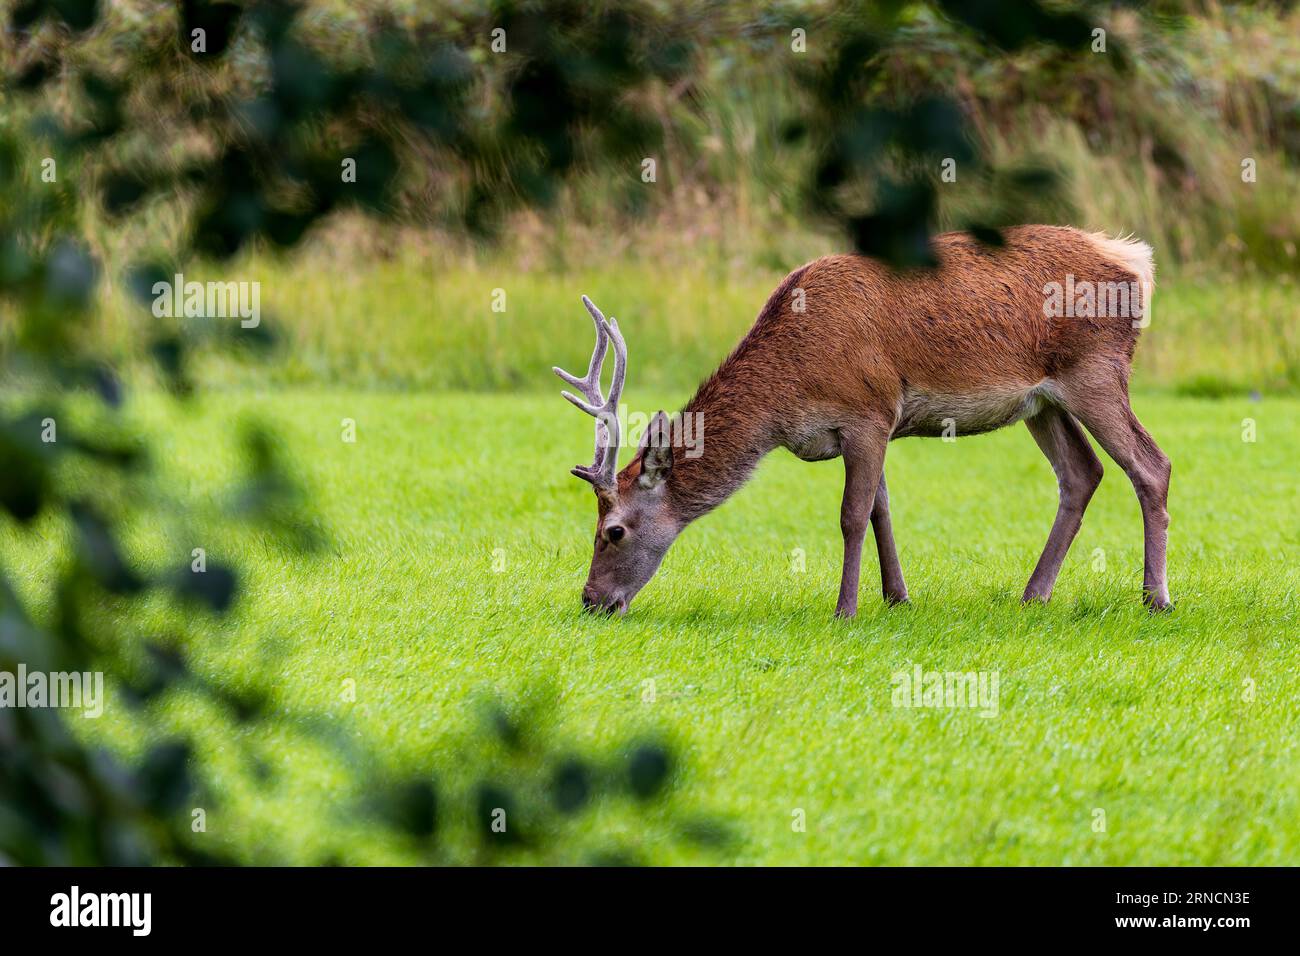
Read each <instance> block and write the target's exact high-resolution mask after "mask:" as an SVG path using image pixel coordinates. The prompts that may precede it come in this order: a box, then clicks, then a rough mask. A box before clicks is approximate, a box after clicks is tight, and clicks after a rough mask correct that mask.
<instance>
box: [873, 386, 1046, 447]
mask: <svg viewBox="0 0 1300 956" xmlns="http://www.w3.org/2000/svg"><path fill="white" fill-rule="evenodd" d="M1050 398H1051V386H1050V383H1049V382H1047V381H1046V380H1044V381H1042V382H1040V383H1038V384H1037V385H1034V386H1030V387H1027V388H1022V389H1007V390H1000V391H996V392H988V391H986V392H980V393H971V394H966V395H951V394H943V393H940V392H930V391H925V390H923V389H916V388H909V389H907V390H906V391H905V392H904V393H903V402H902V408H901V409H900V411H899V416H898V424H897V426H895V428H894V435H893V437H894V438H907V437H911V436H919V437H923V438H940V437H943V438H946V437H954V438H955V437H956V436H958V435H978V434H980V433H981V432H991V431H993V430H994V429H998V428H1002V427H1004V426H1006V425H1010V424H1012V423H1014V422H1018V421H1023V420H1024V419H1026V418H1029V417H1030V416H1032V415H1036V414H1038V412H1039V411H1040V410H1041V409H1042V408H1043V406H1044V405H1045V404H1047V402H1048V401H1049V400H1050Z"/></svg>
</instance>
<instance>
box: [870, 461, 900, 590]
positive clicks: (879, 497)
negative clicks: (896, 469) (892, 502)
mask: <svg viewBox="0 0 1300 956" xmlns="http://www.w3.org/2000/svg"><path fill="white" fill-rule="evenodd" d="M871 531H872V533H873V534H875V536H876V553H877V554H878V555H879V556H880V591H881V593H882V594H883V595H884V597H885V602H886V603H888V604H905V603H906V602H907V585H906V584H905V583H903V566H902V565H901V564H899V563H898V549H897V548H896V547H895V546H894V527H893V524H892V522H891V521H890V520H889V489H888V488H886V487H885V473H884V471H881V473H880V484H879V485H878V486H877V487H876V500H875V502H874V504H872V506H871Z"/></svg>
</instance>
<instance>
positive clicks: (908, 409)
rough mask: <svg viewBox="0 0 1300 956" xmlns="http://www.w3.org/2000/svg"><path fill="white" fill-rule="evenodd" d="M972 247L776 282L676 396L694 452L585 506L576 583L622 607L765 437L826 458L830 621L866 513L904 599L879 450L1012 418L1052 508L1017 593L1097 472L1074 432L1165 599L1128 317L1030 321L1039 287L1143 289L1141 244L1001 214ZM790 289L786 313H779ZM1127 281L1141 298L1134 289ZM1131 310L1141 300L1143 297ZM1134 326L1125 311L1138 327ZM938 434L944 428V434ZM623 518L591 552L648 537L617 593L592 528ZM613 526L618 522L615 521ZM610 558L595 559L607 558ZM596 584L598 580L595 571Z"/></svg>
mask: <svg viewBox="0 0 1300 956" xmlns="http://www.w3.org/2000/svg"><path fill="white" fill-rule="evenodd" d="M1004 238H1005V244H1004V245H1003V246H1002V247H998V248H992V247H989V246H985V245H981V244H980V243H978V242H977V241H976V240H974V239H973V238H972V237H970V236H969V235H966V234H964V233H948V234H945V235H942V236H938V237H936V238H935V240H934V245H935V251H936V254H937V258H938V261H939V267H938V268H937V269H935V270H931V271H919V272H911V273H901V274H900V273H896V272H893V271H891V270H890V269H889V268H888V267H886V266H884V265H881V264H880V263H878V262H876V261H874V260H872V259H869V258H865V257H862V256H853V255H841V256H828V257H825V258H822V259H818V260H816V261H815V262H811V263H809V264H808V265H805V266H803V267H801V268H799V269H796V270H795V271H794V272H792V273H790V275H789V276H787V277H786V278H785V280H784V281H783V282H782V283H781V284H780V285H779V286H778V287H777V289H776V290H775V291H774V292H773V293H772V295H771V297H770V298H769V299H768V301H767V304H766V305H765V306H764V307H763V309H762V311H761V312H760V313H759V315H758V319H757V320H756V321H755V323H754V325H753V327H752V328H751V329H750V330H749V333H748V334H747V335H746V336H745V337H744V339H742V340H741V342H740V343H739V345H737V346H736V348H735V350H734V351H732V353H731V354H730V355H729V356H728V357H727V359H726V360H725V361H724V362H723V363H722V365H721V366H720V367H719V368H718V370H717V372H715V373H714V374H713V375H712V376H711V377H710V378H709V379H708V380H707V381H706V382H704V384H703V385H701V386H700V388H699V390H698V391H697V392H696V394H695V396H694V397H693V398H692V399H691V400H690V402H688V403H687V405H686V407H685V408H684V410H683V411H684V412H690V413H693V414H695V415H698V416H701V417H702V419H703V427H704V433H703V449H704V453H703V454H702V455H701V456H700V457H697V458H690V457H687V456H685V455H683V454H681V453H680V452H678V451H674V452H673V453H672V455H671V460H670V461H669V462H668V465H667V467H663V468H660V469H658V470H657V472H656V474H655V475H654V476H651V479H650V480H651V482H652V483H657V487H658V490H657V491H656V492H654V495H655V496H657V497H655V498H653V499H652V498H651V497H650V495H649V493H643V492H642V491H641V488H640V486H641V482H640V481H638V478H639V476H640V475H641V462H642V455H643V454H644V449H643V451H642V453H641V454H638V456H637V457H636V458H635V459H634V460H633V461H632V463H631V464H630V465H628V466H627V467H626V468H625V469H623V471H622V473H621V474H619V475H618V479H617V486H616V488H615V489H614V490H613V494H612V497H610V499H609V500H608V501H607V500H606V499H605V498H604V497H602V499H601V504H600V516H599V520H598V523H597V557H596V559H594V560H593V569H592V575H591V577H590V579H589V584H588V588H587V589H586V591H584V595H587V596H590V598H591V601H590V603H591V606H610V601H611V600H612V599H610V598H609V597H608V594H607V593H606V592H616V593H617V600H616V601H614V602H613V603H616V604H617V605H618V606H619V607H622V608H625V607H626V605H627V602H628V601H629V600H630V599H631V596H632V595H633V594H635V592H636V590H638V589H639V588H640V586H641V585H642V584H644V580H642V578H647V577H648V575H647V574H646V573H645V567H649V573H650V574H652V573H653V570H654V567H657V566H658V561H659V559H660V558H661V557H662V553H663V551H665V550H666V549H667V547H668V544H670V543H671V540H672V538H674V537H675V536H676V534H677V532H678V531H679V530H680V529H681V528H683V527H685V525H686V524H688V523H689V522H691V521H692V520H694V519H695V518H697V517H699V516H700V515H702V514H704V513H706V512H707V511H709V510H710V509H712V508H714V507H716V506H717V505H718V504H720V503H721V502H722V501H724V500H725V499H726V498H727V497H728V496H729V495H730V494H731V493H732V492H734V491H735V490H736V489H737V488H738V487H739V486H740V485H741V484H742V483H743V482H744V481H745V480H746V478H747V477H748V476H749V475H750V473H751V472H752V471H753V468H754V466H755V465H756V464H757V463H758V461H759V460H760V459H761V458H762V457H763V456H764V455H765V454H767V453H768V452H769V451H771V450H772V449H774V448H776V447H779V446H784V447H787V448H789V449H790V450H791V451H793V452H794V453H795V454H797V455H798V456H799V457H801V458H805V459H807V460H820V459H825V458H833V457H838V456H842V457H843V458H844V461H845V492H844V503H843V506H842V509H841V517H840V524H841V529H842V531H843V534H844V541H845V564H844V575H843V577H842V580H841V589H840V600H839V604H838V606H837V613H839V614H841V615H843V616H852V615H853V614H854V613H855V612H856V610H857V589H858V567H859V563H860V556H861V545H862V538H863V535H864V533H865V530H866V527H867V524H868V521H870V522H871V523H872V524H873V525H874V526H875V532H876V542H877V547H878V549H879V552H880V560H881V572H882V586H883V590H884V594H885V597H886V598H887V599H888V600H890V601H901V600H906V598H907V592H906V588H905V587H904V585H903V579H902V571H901V568H900V567H899V564H898V558H897V555H896V553H895V551H894V543H893V536H892V530H891V528H890V524H889V498H888V494H887V492H886V489H885V482H884V475H883V464H884V454H885V445H886V444H887V442H888V441H889V440H890V439H893V438H899V437H905V436H907V435H935V434H939V433H940V432H939V428H940V425H941V423H949V422H958V423H959V427H960V433H961V434H972V433H976V432H980V431H987V430H990V429H993V428H999V427H1002V426H1004V425H1006V424H1009V423H1011V422H1013V421H1020V420H1025V421H1026V422H1027V423H1028V425H1029V428H1030V431H1031V433H1032V434H1033V435H1034V438H1035V440H1036V441H1038V443H1039V445H1040V447H1042V449H1043V451H1044V453H1045V454H1046V455H1047V457H1048V458H1049V460H1050V461H1051V463H1052V466H1053V468H1054V469H1055V470H1056V473H1057V476H1058V480H1059V483H1060V487H1061V502H1060V507H1059V510H1058V515H1057V519H1056V522H1055V524H1054V525H1053V528H1052V532H1051V535H1050V536H1049V540H1048V544H1047V547H1046V548H1045V549H1044V552H1043V556H1042V558H1041V559H1040V561H1039V565H1038V567H1037V568H1036V569H1035V572H1034V575H1033V577H1032V578H1031V579H1030V582H1029V586H1028V587H1027V588H1026V591H1025V599H1026V600H1031V599H1039V598H1042V599H1045V598H1046V597H1047V596H1048V595H1050V593H1051V589H1052V585H1053V584H1054V582H1055V579H1056V575H1057V573H1058V572H1059V570H1060V565H1061V562H1062V561H1063V559H1064V557H1065V552H1066V550H1067V549H1068V547H1069V544H1070V541H1071V540H1072V539H1073V537H1074V535H1075V533H1076V532H1077V530H1078V527H1079V522H1080V521H1081V520H1082V515H1083V508H1084V507H1085V506H1086V504H1087V501H1088V498H1089V497H1091V494H1092V490H1093V489H1094V488H1095V487H1096V483H1097V481H1099V480H1100V471H1101V466H1100V463H1099V462H1098V461H1097V460H1096V456H1095V455H1094V454H1093V453H1092V449H1091V447H1090V446H1089V445H1088V442H1087V440H1086V438H1084V437H1083V436H1082V432H1081V430H1080V425H1082V426H1083V427H1085V428H1087V430H1088V431H1089V432H1091V433H1092V435H1093V437H1094V438H1096V439H1097V441H1098V442H1099V443H1100V444H1101V445H1102V446H1103V447H1104V448H1105V449H1106V451H1107V452H1108V453H1109V454H1110V455H1111V457H1112V458H1114V459H1115V460H1116V461H1117V462H1118V463H1119V464H1120V465H1121V466H1122V467H1123V468H1124V470H1125V471H1126V472H1127V473H1128V475H1129V477H1130V479H1131V480H1132V481H1133V484H1134V487H1135V488H1136V489H1137V492H1138V498H1139V501H1140V502H1141V504H1142V511H1143V520H1144V528H1145V535H1146V570H1145V574H1144V593H1145V595H1146V597H1147V599H1148V601H1149V603H1151V604H1152V605H1153V606H1154V607H1166V606H1168V594H1167V589H1166V587H1165V580H1164V551H1165V537H1164V533H1165V527H1166V526H1167V524H1168V515H1167V513H1166V512H1165V499H1166V495H1167V489H1168V477H1169V462H1168V459H1167V458H1165V456H1164V455H1163V453H1161V452H1160V449H1159V448H1158V447H1157V446H1156V444H1155V442H1154V441H1153V440H1152V439H1151V437H1150V436H1149V435H1148V434H1147V433H1146V432H1145V430H1144V429H1143V428H1142V426H1141V425H1140V423H1138V421H1137V419H1136V418H1135V417H1134V416H1133V413H1132V411H1131V410H1130V408H1129V406H1128V376H1129V365H1130V362H1131V361H1132V357H1133V351H1134V348H1135V346H1136V344H1137V339H1138V334H1139V329H1138V327H1136V326H1135V324H1134V321H1133V317H1132V316H1130V315H1125V316H1110V317H1097V318H1092V317H1087V318H1085V317H1066V316H1049V315H1048V314H1046V313H1045V310H1044V304H1045V301H1046V298H1047V297H1046V293H1045V286H1047V284H1048V283H1059V284H1062V285H1064V284H1065V283H1066V281H1067V276H1073V280H1074V282H1075V283H1076V284H1081V283H1084V282H1090V283H1094V284H1099V285H1101V284H1108V283H1123V284H1126V285H1127V284H1129V283H1133V282H1135V281H1136V282H1143V283H1146V285H1147V287H1149V285H1150V282H1151V278H1152V266H1151V259H1150V249H1149V248H1148V247H1146V246H1145V245H1143V244H1141V243H1138V242H1136V241H1131V240H1117V239H1109V238H1107V237H1105V236H1101V235H1099V234H1088V233H1084V232H1081V231H1079V230H1077V229H1072V228H1068V227H1056V226H1021V227H1018V228H1014V229H1010V230H1007V231H1006V232H1005V234H1004ZM800 295H802V297H803V304H804V309H803V310H802V311H797V310H796V308H795V306H796V302H797V301H798V299H799V296H800ZM1145 298H1146V295H1145V290H1144V293H1143V300H1145ZM1144 304H1145V302H1144ZM1139 324H1144V323H1139ZM945 427H951V426H945ZM614 523H621V524H623V525H626V526H627V527H628V529H629V530H628V532H627V534H628V540H627V543H626V544H625V545H622V546H621V548H620V550H619V554H618V555H616V556H613V557H611V558H609V561H608V563H609V566H610V568H613V570H611V571H609V574H610V575H612V576H613V577H617V574H616V572H617V571H618V569H619V567H620V565H619V563H618V562H620V561H621V562H627V561H629V560H631V559H632V557H633V556H634V555H635V554H636V548H637V547H638V545H637V544H636V531H637V530H638V526H639V524H641V523H644V524H647V525H651V526H653V527H654V528H656V529H658V531H657V533H656V534H655V535H654V536H653V539H652V542H651V544H650V545H646V546H645V547H646V549H647V550H653V552H654V557H653V566H649V565H648V564H647V565H645V566H643V567H642V569H641V574H640V575H632V576H629V575H624V577H625V578H626V579H627V580H632V578H633V577H635V578H636V579H637V583H635V586H631V587H617V588H616V587H614V586H613V585H610V586H608V587H599V586H597V582H598V581H599V580H600V579H601V573H603V572H604V571H606V570H608V569H607V568H605V567H604V563H602V559H601V553H602V552H601V544H602V543H603V542H605V537H604V535H605V527H606V525H607V524H609V525H612V524H614ZM620 532H621V528H620ZM611 554H613V552H611ZM611 579H612V578H611Z"/></svg>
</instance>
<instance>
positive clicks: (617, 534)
mask: <svg viewBox="0 0 1300 956" xmlns="http://www.w3.org/2000/svg"><path fill="white" fill-rule="evenodd" d="M626 533H627V529H625V528H624V527H623V526H622V525H621V524H616V525H612V526H611V527H608V528H606V529H605V534H606V535H608V536H609V540H610V541H611V542H612V543H614V544H618V542H620V541H622V540H623V535H624V534H626Z"/></svg>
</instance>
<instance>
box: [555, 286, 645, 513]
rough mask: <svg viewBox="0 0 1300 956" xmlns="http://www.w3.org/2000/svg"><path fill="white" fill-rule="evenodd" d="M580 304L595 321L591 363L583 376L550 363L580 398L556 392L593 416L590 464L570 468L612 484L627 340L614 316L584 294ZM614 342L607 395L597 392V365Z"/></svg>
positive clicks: (593, 480)
mask: <svg viewBox="0 0 1300 956" xmlns="http://www.w3.org/2000/svg"><path fill="white" fill-rule="evenodd" d="M582 304H583V305H585V306H586V307H587V311H588V312H590V313H591V320H592V322H594V323H595V324H596V348H595V349H594V350H593V351H592V353H591V364H590V365H588V366H587V374H586V377H584V378H578V377H577V376H576V375H570V374H569V373H568V372H566V371H564V369H562V368H555V367H552V369H551V371H553V372H554V373H555V374H556V375H558V376H560V378H562V379H564V380H565V381H566V382H568V383H569V384H570V385H572V386H573V387H574V388H576V389H578V390H579V391H580V392H582V395H583V398H586V401H585V402H584V401H583V400H582V399H580V398H578V396H576V395H574V394H572V393H571V392H561V393H560V394H561V395H563V396H564V397H565V398H567V399H568V400H569V401H571V402H572V403H573V404H574V405H577V406H578V407H579V408H581V409H582V410H583V411H584V412H586V413H587V414H588V415H591V416H592V417H593V418H595V419H596V457H595V460H594V461H592V463H591V464H590V465H576V466H575V467H574V468H573V469H572V471H573V474H575V475H577V476H578V477H579V478H581V479H582V480H583V481H589V482H591V483H592V485H594V486H595V487H596V488H597V489H601V488H609V489H612V488H614V487H615V484H616V481H615V478H614V474H615V471H616V469H617V467H618V440H619V426H618V400H619V397H620V396H621V395H622V394H623V378H624V376H625V375H626V373H627V344H626V343H625V342H624V341H623V335H622V333H620V332H619V330H618V320H617V319H613V318H611V319H609V320H606V319H605V316H604V315H602V314H601V311H600V309H598V308H596V306H595V304H594V303H593V302H592V301H591V300H590V299H588V298H587V297H586V296H585V295H584V296H583V297H582ZM611 340H612V341H613V342H614V379H613V381H612V382H610V385H609V398H605V397H604V396H602V395H601V393H600V369H601V366H602V365H604V363H605V352H606V351H607V350H608V348H609V343H610V341H611Z"/></svg>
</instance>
